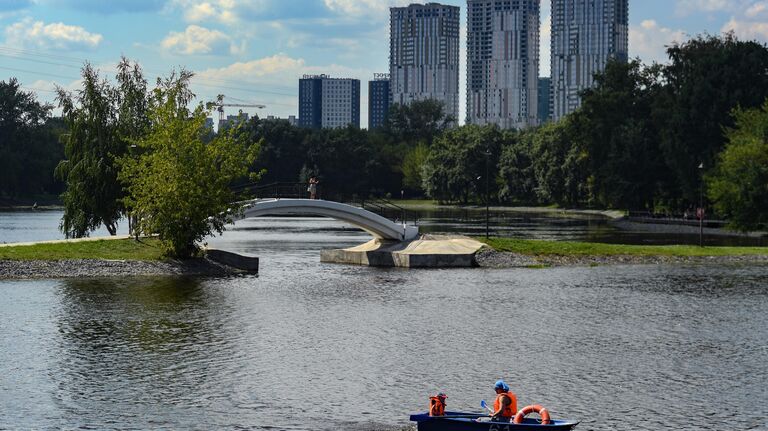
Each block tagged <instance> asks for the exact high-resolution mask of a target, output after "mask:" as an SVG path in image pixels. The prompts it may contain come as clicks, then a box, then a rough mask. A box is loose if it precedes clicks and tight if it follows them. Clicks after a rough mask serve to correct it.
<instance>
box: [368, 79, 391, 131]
mask: <svg viewBox="0 0 768 431" xmlns="http://www.w3.org/2000/svg"><path fill="white" fill-rule="evenodd" d="M390 97H391V94H390V91H389V74H387V73H377V74H375V75H374V77H373V81H369V82H368V129H369V130H373V129H378V128H380V127H382V126H384V124H385V123H386V121H387V114H388V113H389V104H390Z"/></svg>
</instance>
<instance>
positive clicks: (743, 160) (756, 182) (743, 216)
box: [706, 100, 768, 232]
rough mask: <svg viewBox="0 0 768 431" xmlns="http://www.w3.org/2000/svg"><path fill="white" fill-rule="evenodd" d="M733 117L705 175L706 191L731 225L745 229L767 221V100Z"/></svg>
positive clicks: (736, 112)
mask: <svg viewBox="0 0 768 431" xmlns="http://www.w3.org/2000/svg"><path fill="white" fill-rule="evenodd" d="M733 117H734V119H735V126H734V127H733V128H731V129H728V131H727V132H726V137H727V139H728V143H727V144H726V146H725V149H724V150H723V152H722V153H721V154H720V155H719V156H718V159H717V160H718V162H717V166H716V167H715V169H714V170H713V171H712V173H711V174H710V175H707V176H706V184H707V195H708V197H709V198H710V199H711V200H712V201H713V202H714V206H715V210H716V211H717V212H718V213H719V214H721V215H722V216H725V217H726V218H727V219H728V221H729V226H730V227H731V228H733V229H736V230H740V231H744V232H746V231H750V230H757V229H762V228H765V226H766V224H768V100H767V101H766V102H765V103H764V104H763V107H762V109H746V110H745V109H737V110H735V111H734V114H733Z"/></svg>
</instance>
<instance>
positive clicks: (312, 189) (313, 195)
mask: <svg viewBox="0 0 768 431" xmlns="http://www.w3.org/2000/svg"><path fill="white" fill-rule="evenodd" d="M319 182H320V181H319V180H318V179H317V177H315V176H314V175H313V176H312V177H310V178H309V187H307V191H308V192H309V198H310V199H317V184H318V183H319Z"/></svg>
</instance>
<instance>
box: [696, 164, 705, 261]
mask: <svg viewBox="0 0 768 431" xmlns="http://www.w3.org/2000/svg"><path fill="white" fill-rule="evenodd" d="M696 212H697V214H696V215H698V216H699V247H704V162H701V163H700V164H699V210H698V211H696Z"/></svg>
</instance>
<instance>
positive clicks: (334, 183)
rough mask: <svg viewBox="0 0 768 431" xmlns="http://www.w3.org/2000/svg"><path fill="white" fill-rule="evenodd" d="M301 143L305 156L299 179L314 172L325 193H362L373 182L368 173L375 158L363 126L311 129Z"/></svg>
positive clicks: (304, 178) (373, 179)
mask: <svg viewBox="0 0 768 431" xmlns="http://www.w3.org/2000/svg"><path fill="white" fill-rule="evenodd" d="M303 145H304V148H305V149H306V158H305V164H304V166H303V168H302V171H301V172H302V174H301V175H302V178H301V180H302V181H306V180H307V179H308V178H309V177H310V176H312V175H314V176H317V177H318V178H319V179H320V184H321V187H322V190H323V192H324V193H326V195H325V196H326V197H328V196H329V195H328V193H332V194H334V195H339V194H341V195H351V194H361V193H362V194H365V193H367V192H369V191H370V190H371V188H372V184H373V183H375V182H376V178H371V175H370V173H371V172H372V171H373V170H375V169H376V165H377V163H378V162H377V160H376V159H375V158H374V154H375V152H374V151H373V148H372V147H371V145H370V141H369V139H368V134H367V132H366V131H365V130H360V129H358V128H357V127H353V126H349V127H346V128H341V129H323V130H315V131H313V132H312V133H311V134H309V135H307V137H306V139H305V141H304V143H303Z"/></svg>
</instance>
